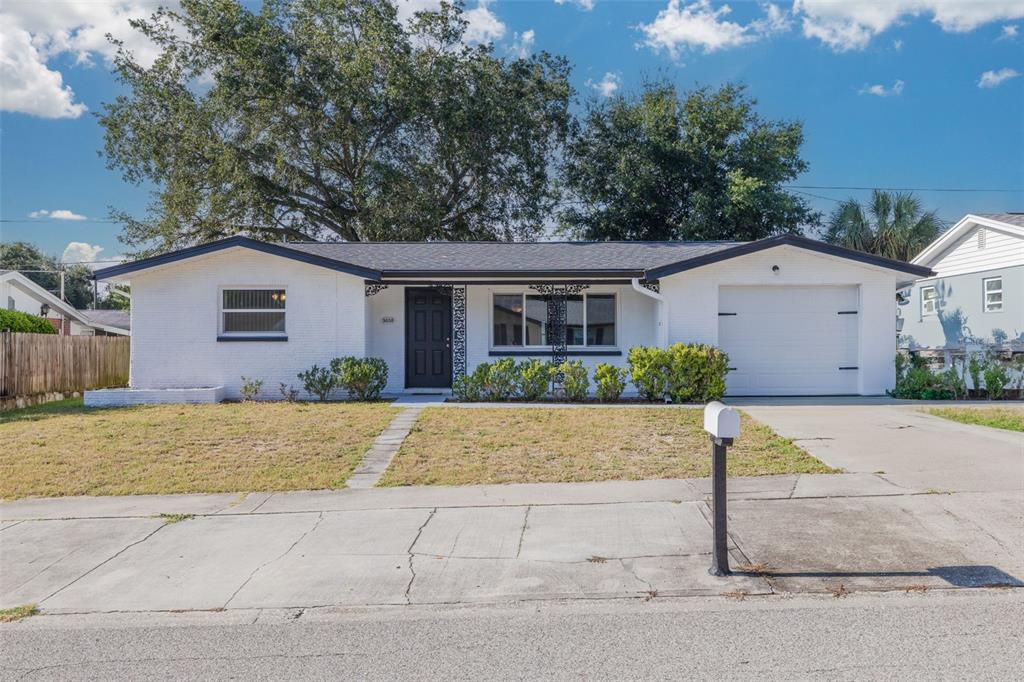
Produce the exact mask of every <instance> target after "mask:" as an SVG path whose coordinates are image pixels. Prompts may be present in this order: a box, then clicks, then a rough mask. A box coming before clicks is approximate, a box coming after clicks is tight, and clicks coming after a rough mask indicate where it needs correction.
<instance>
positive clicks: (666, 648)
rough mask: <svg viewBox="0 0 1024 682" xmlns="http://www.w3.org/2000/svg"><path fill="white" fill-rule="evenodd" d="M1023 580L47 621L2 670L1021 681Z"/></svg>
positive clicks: (23, 625) (251, 676)
mask: <svg viewBox="0 0 1024 682" xmlns="http://www.w3.org/2000/svg"><path fill="white" fill-rule="evenodd" d="M1022 651H1024V593H1022V592H1021V591H1020V590H975V591H972V592H965V591H948V590H947V591H939V592H925V593H916V592H914V593H896V592H890V593H885V594H870V595H869V594H863V593H857V594H853V595H850V596H848V597H841V598H837V597H833V596H801V597H793V598H787V597H782V596H778V595H775V596H767V597H747V598H746V599H744V600H743V601H737V600H734V599H730V598H728V597H712V598H705V597H700V598H675V599H665V598H660V597H655V598H653V599H650V600H647V601H644V600H640V599H632V600H591V601H586V600H574V601H562V602H532V603H527V602H520V603H517V604H508V605H487V606H481V605H476V606H411V607H376V608H357V609H338V608H327V609H307V610H252V611H248V610H234V611H232V610H229V611H223V612H206V613H199V612H191V613H163V614H153V613H147V614H88V615H78V616H76V615H56V616H37V617H35V618H31V619H28V620H25V621H21V622H19V623H15V624H9V625H7V626H3V627H0V666H2V668H3V679H4V680H33V679H56V680H84V679H90V680H95V679H114V678H117V679H147V680H171V679H173V680H180V679H197V678H202V679H246V680H264V679H266V680H270V679H289V680H318V679H339V678H344V679H415V680H433V679H438V680H440V679H582V678H591V679H592V678H613V679H636V678H645V679H680V678H685V679H716V680H723V679H724V680H732V679H740V680H744V679H758V680H773V679H787V680H793V679H797V680H799V679H814V680H853V679H856V680H867V679H900V680H944V679H949V680H953V679H956V680H963V679H969V680H975V681H981V680H1012V679H1019V675H1020V670H1021V667H1020V666H1021V652H1022Z"/></svg>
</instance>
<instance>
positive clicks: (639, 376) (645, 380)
mask: <svg viewBox="0 0 1024 682" xmlns="http://www.w3.org/2000/svg"><path fill="white" fill-rule="evenodd" d="M629 368H630V377H631V378H632V380H633V384H634V385H635V386H636V388H637V390H638V391H639V392H640V395H642V396H643V397H644V398H646V399H647V400H664V399H665V398H666V397H669V398H671V399H672V401H673V402H677V403H692V402H707V401H709V400H718V399H719V398H721V397H722V396H723V395H725V375H726V373H727V372H728V371H729V358H728V356H727V355H726V354H725V353H723V352H722V351H721V350H719V349H718V348H715V347H714V346H709V345H706V344H703V343H696V344H692V345H688V344H685V343H677V344H674V345H672V346H670V347H669V348H668V349H662V348H655V347H646V346H637V347H634V348H630V349H629Z"/></svg>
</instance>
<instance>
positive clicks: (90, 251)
mask: <svg viewBox="0 0 1024 682" xmlns="http://www.w3.org/2000/svg"><path fill="white" fill-rule="evenodd" d="M102 250H103V247H102V246H100V245H98V244H97V245H95V246H93V245H91V244H87V243H85V242H69V243H68V245H67V246H65V247H64V254H63V255H62V256H61V257H60V260H61V262H62V263H91V262H93V261H94V260H96V256H98V255H99V254H100V251H102Z"/></svg>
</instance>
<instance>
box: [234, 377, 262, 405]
mask: <svg viewBox="0 0 1024 682" xmlns="http://www.w3.org/2000/svg"><path fill="white" fill-rule="evenodd" d="M262 388H263V379H249V378H248V377H242V387H241V388H240V389H238V392H239V393H241V394H242V400H256V396H258V395H259V394H260V389H262Z"/></svg>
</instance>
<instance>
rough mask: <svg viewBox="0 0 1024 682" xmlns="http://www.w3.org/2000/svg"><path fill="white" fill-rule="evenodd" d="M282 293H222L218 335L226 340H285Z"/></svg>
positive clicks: (262, 291)
mask: <svg viewBox="0 0 1024 682" xmlns="http://www.w3.org/2000/svg"><path fill="white" fill-rule="evenodd" d="M286 305H287V294H286V292H285V290H284V289H222V290H221V311H220V320H221V322H220V333H221V334H222V335H225V336H232V335H237V336H284V334H285V306H286Z"/></svg>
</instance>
